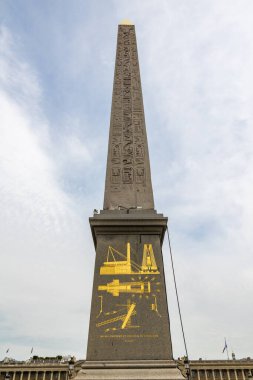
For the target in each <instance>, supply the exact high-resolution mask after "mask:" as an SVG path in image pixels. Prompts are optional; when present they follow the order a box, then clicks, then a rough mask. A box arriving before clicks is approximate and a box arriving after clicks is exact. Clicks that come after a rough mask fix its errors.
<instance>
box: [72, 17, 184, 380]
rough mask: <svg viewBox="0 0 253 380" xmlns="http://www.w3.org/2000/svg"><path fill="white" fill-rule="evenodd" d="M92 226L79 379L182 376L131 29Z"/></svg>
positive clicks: (122, 44)
mask: <svg viewBox="0 0 253 380" xmlns="http://www.w3.org/2000/svg"><path fill="white" fill-rule="evenodd" d="M90 225H91V230H92V235H93V240H94V244H95V249H96V260H95V272H94V283H93V293H92V304H91V314H90V327H89V339H88V349H87V360H86V362H85V364H84V365H83V370H82V371H80V372H79V374H78V377H80V378H85V379H89V378H108V379H112V378H119V379H130V378H143V379H144V378H152V379H156V378H157V379H179V378H182V376H181V373H180V371H179V370H178V369H177V367H176V365H175V362H174V361H173V357H172V345H171V335H170V324H169V314H168V307H167V297H166V289H165V278H164V268H163V257H162V249H161V248H162V243H163V238H164V233H165V230H166V226H167V218H165V217H164V216H163V215H162V214H158V213H157V212H156V211H155V209H154V199H153V190H152V182H151V174H150V164H149V153H148V143H147V134H146V127H145V118H144V108H143V100H142V90H141V80H140V69H139V62H138V54H137V44H136V36H135V27H134V25H131V24H129V23H127V24H126V23H123V24H120V25H119V28H118V40H117V52H116V63H115V73H114V85H113V96H112V109H111V123H110V134H109V146H108V158H107V170H106V181H105V195H104V207H103V210H101V211H100V213H98V214H95V215H94V216H93V217H92V218H90ZM132 376H134V377H132ZM136 376H137V377H136ZM150 376H151V377H150Z"/></svg>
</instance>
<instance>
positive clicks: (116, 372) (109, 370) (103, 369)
mask: <svg viewBox="0 0 253 380" xmlns="http://www.w3.org/2000/svg"><path fill="white" fill-rule="evenodd" d="M82 368H83V369H82V370H81V371H79V372H78V374H77V376H76V377H75V380H100V379H106V380H114V379H115V380H116V379H117V380H137V379H140V380H142V379H143V380H144V379H148V380H184V377H183V375H182V374H181V372H180V370H179V369H178V368H177V366H176V363H175V362H174V361H161V360H158V361H149V360H146V361H124V362H86V363H85V364H84V365H82Z"/></svg>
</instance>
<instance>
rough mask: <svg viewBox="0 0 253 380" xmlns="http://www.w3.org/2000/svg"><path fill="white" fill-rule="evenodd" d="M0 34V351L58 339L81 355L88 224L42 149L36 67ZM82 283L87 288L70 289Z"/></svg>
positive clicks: (49, 347)
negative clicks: (0, 331) (63, 187)
mask: <svg viewBox="0 0 253 380" xmlns="http://www.w3.org/2000/svg"><path fill="white" fill-rule="evenodd" d="M1 36H2V40H1V51H2V52H4V54H2V55H1V63H0V66H1V68H2V71H1V72H2V77H1V89H0V115H1V128H0V152H1V153H0V208H1V215H0V231H1V237H0V243H1V248H0V251H1V276H0V289H1V297H0V309H1V319H0V324H1V330H2V336H1V349H2V351H3V352H4V349H5V346H8V347H9V346H10V347H11V352H10V355H11V356H14V357H17V358H18V357H23V356H24V353H25V352H27V355H28V354H29V349H28V347H31V346H34V347H35V350H40V351H39V352H38V351H37V352H36V353H38V354H47V355H50V354H57V353H58V352H59V347H60V346H61V345H62V350H63V351H64V352H66V353H69V352H70V350H73V352H75V353H76V354H77V355H79V356H83V354H84V347H85V345H84V342H83V338H81V339H80V340H79V331H80V330H82V325H83V323H84V322H85V317H86V318H87V319H88V312H86V309H87V306H86V303H89V297H90V290H91V289H90V287H89V284H90V283H91V278H90V274H89V273H86V274H85V272H84V269H85V266H86V265H87V263H88V264H90V265H93V260H92V254H91V252H90V251H91V250H92V245H91V239H89V235H88V226H87V225H86V226H84V224H83V222H82V220H81V214H80V213H79V211H78V208H77V206H76V205H75V203H74V202H73V201H72V200H71V198H70V197H68V196H67V195H66V194H65V193H64V192H63V191H62V190H61V188H60V186H59V183H58V181H57V180H58V174H57V172H56V168H57V165H56V163H55V162H54V161H52V159H51V158H50V155H48V153H47V149H46V148H50V139H49V134H48V129H49V125H48V122H47V120H46V119H45V117H43V112H42V109H41V108H40V98H41V94H42V91H41V89H40V86H39V84H38V80H37V76H36V73H35V72H34V71H33V69H32V67H31V66H29V64H28V63H24V62H22V61H21V59H20V57H19V56H18V53H17V51H16V49H15V45H14V44H13V43H12V39H11V35H10V34H9V33H8V31H7V30H6V29H3V30H2V33H1ZM74 142H75V146H78V149H79V153H78V152H77V151H76V149H75V151H74V152H73V154H78V155H79V156H80V151H81V146H80V145H78V141H77V142H76V141H75V140H74ZM72 148H73V146H72ZM72 148H71V149H72ZM83 148H84V152H86V151H87V150H85V147H83ZM65 153H66V154H67V152H65ZM87 155H88V153H87ZM87 155H86V157H84V158H85V159H88V158H87ZM87 240H88V243H87ZM85 255H86V258H85ZM85 275H86V278H85ZM86 281H87V282H86ZM81 288H82V289H87V291H86V292H84V291H83V292H78V291H76V289H81ZM86 324H87V321H86ZM52 331H54V334H52ZM73 337H74V338H73ZM68 341H71V343H72V344H71V345H68Z"/></svg>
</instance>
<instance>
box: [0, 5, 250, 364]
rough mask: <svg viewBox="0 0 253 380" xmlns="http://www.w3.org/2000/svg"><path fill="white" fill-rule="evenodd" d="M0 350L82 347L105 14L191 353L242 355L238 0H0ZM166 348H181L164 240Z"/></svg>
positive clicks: (98, 196) (244, 73) (103, 108)
mask: <svg viewBox="0 0 253 380" xmlns="http://www.w3.org/2000/svg"><path fill="white" fill-rule="evenodd" d="M0 15H1V29H0V210H1V212H0V255H1V261H0V359H2V358H3V357H4V356H5V352H6V350H7V349H8V348H10V351H9V353H8V355H9V356H10V357H14V358H18V359H27V358H28V357H29V356H30V351H31V348H32V347H34V351H33V354H37V355H44V356H51V355H57V354H72V355H75V356H76V357H77V358H84V357H85V354H86V344H87V335H88V324H89V312H90V301H91V290H92V278H93V266H94V257H95V251H94V246H93V242H92V238H91V233H90V228H89V223H88V217H89V216H92V213H93V209H94V208H97V209H101V208H102V207H103V203H102V202H103V191H104V179H105V165H106V155H107V141H108V130H109V120H110V106H111V94H112V83H113V71H114V59H115V49H116V37H117V25H118V23H119V22H120V21H121V20H122V19H123V18H129V19H130V20H131V21H132V22H133V23H134V24H135V26H136V33H137V42H138V50H139V60H140V69H141V78H142V88H143V96H144V107H145V115H146V124H147V133H148V140H149V151H150V160H151V170H152V179H153V188H154V196H155V204H156V209H157V210H158V211H159V212H163V213H164V214H165V215H166V216H168V217H169V228H170V234H171V243H172V248H173V253H174V260H175V269H176V275H177V280H178V288H179V296H180V300H181V307H182V314H183V321H184V327H185V334H186V340H187V344H188V351H189V356H190V358H194V359H198V358H199V357H202V358H207V359H222V358H224V359H225V358H226V355H225V354H222V349H223V346H224V337H226V338H227V342H228V347H229V352H230V354H231V350H234V352H235V354H236V357H237V358H242V357H247V356H253V342H252V339H253V324H252V316H253V302H252V295H253V123H252V121H253V107H252V104H253V38H252V36H253V22H252V17H253V16H252V15H253V2H252V0H238V1H237V0H209V1H208V0H164V1H163V0H154V1H150V0H145V1H144V0H142V1H138V0H134V1H133V0H128V1H124V0H121V1H111V0H108V1H103V0H100V1H98V0H96V1H92V0H90V1H89V0H86V1H84V0H75V1H67V0H61V1H60V0H55V1H51V0H43V1H33V0H15V1H4V0H2V1H1V2H0ZM164 260H165V270H166V276H167V292H168V302H169V310H170V318H171V330H172V339H173V349H174V357H175V358H177V357H179V356H182V355H184V347H183V340H182V334H181V331H180V325H179V318H178V311H177V307H176V302H175V291H174V288H173V282H172V272H171V266H170V262H169V252H168V245H167V243H165V244H164Z"/></svg>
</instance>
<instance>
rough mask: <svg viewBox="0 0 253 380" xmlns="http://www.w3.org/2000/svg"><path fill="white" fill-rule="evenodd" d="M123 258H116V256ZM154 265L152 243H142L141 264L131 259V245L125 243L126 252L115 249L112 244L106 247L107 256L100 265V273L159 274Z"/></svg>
mask: <svg viewBox="0 0 253 380" xmlns="http://www.w3.org/2000/svg"><path fill="white" fill-rule="evenodd" d="M117 256H118V257H119V258H121V259H122V258H123V260H116V257H117ZM159 273H160V272H159V270H158V267H157V265H156V260H155V255H154V251H153V247H152V244H144V246H143V256H142V265H139V264H138V263H136V262H135V261H133V260H132V259H131V246H130V243H127V253H126V255H124V254H123V253H121V252H119V251H117V250H116V249H115V248H113V247H112V246H109V247H108V251H107V258H106V261H104V263H103V265H102V266H101V267H100V274H101V275H115V274H119V275H123V274H159Z"/></svg>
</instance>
